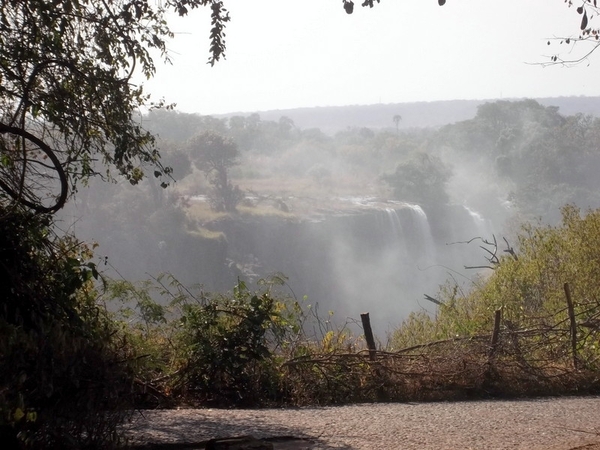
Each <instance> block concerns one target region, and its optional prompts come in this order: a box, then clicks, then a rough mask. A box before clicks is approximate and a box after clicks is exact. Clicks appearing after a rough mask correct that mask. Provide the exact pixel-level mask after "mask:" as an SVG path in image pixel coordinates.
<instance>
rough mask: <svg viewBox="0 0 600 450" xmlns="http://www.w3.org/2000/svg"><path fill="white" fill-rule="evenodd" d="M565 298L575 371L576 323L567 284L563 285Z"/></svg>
mask: <svg viewBox="0 0 600 450" xmlns="http://www.w3.org/2000/svg"><path fill="white" fill-rule="evenodd" d="M564 289H565V296H566V297H567V308H568V310H569V322H570V323H571V327H570V328H571V351H572V352H573V368H574V369H575V370H577V367H578V362H577V322H576V321H575V308H574V307H573V300H572V299H571V288H570V287H569V283H565V284H564Z"/></svg>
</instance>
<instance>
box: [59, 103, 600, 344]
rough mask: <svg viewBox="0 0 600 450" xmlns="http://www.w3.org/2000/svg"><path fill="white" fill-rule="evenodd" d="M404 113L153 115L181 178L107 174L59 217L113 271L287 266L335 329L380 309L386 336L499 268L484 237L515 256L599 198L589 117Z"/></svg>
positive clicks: (501, 111) (181, 273)
mask: <svg viewBox="0 0 600 450" xmlns="http://www.w3.org/2000/svg"><path fill="white" fill-rule="evenodd" d="M444 106H449V105H448V103H447V102H444ZM386 108H387V110H388V111H389V105H388V106H386ZM569 108H571V110H572V109H573V108H576V107H574V106H573V104H572V103H570V104H569ZM349 109H350V108H349ZM374 109H376V107H375V106H373V107H372V108H371V109H370V110H371V111H373V110H374ZM396 110H398V111H400V110H401V111H402V112H403V114H402V120H401V121H399V122H398V123H397V125H398V126H396V125H395V124H394V122H393V120H392V117H388V118H387V120H386V121H383V120H382V121H381V122H379V123H376V124H373V123H372V117H371V118H370V120H371V124H372V126H370V127H366V126H355V125H351V126H347V127H345V128H340V127H339V125H338V126H337V127H332V126H331V123H334V122H335V123H339V120H340V118H339V117H332V118H331V122H330V123H328V122H327V121H326V120H324V121H323V122H322V129H321V127H316V126H313V127H311V128H302V127H301V126H299V125H298V124H296V123H295V121H294V120H293V119H292V118H291V117H290V116H280V117H279V118H278V119H277V120H267V119H263V118H262V117H261V116H260V114H248V115H245V116H223V117H211V116H201V115H194V114H185V113H178V112H174V111H158V112H153V113H150V114H148V115H146V116H143V117H142V118H141V119H140V120H141V121H142V123H143V124H144V126H145V127H147V128H148V129H150V131H153V132H155V133H157V134H158V136H159V139H160V146H161V153H162V156H163V160H164V162H165V164H166V165H171V166H172V167H173V169H174V177H175V178H176V179H177V182H176V183H174V184H172V186H170V187H169V188H168V189H165V190H163V189H161V188H160V187H158V185H157V184H156V182H155V181H154V180H153V179H152V178H151V177H148V178H147V179H146V181H144V182H143V183H142V184H141V185H139V186H130V185H129V183H126V182H116V183H109V184H107V185H105V186H103V189H94V186H95V185H96V183H100V182H101V181H98V180H95V181H93V182H92V186H91V187H90V188H89V189H86V188H81V189H80V191H79V192H78V193H77V195H76V199H75V201H74V202H73V203H72V205H70V206H69V207H68V208H67V209H66V210H65V211H64V212H63V213H62V215H61V218H60V220H61V223H62V226H63V227H64V228H65V229H67V228H68V229H70V230H72V231H75V232H76V233H77V235H78V236H79V237H80V238H82V239H84V240H88V241H94V242H97V243H98V244H99V245H98V248H97V250H96V255H97V258H98V262H99V267H100V269H102V270H103V271H104V273H105V274H106V275H108V276H112V277H117V278H121V277H122V278H125V279H129V280H143V279H147V278H149V277H156V276H158V274H159V273H163V272H168V273H171V274H173V276H174V277H176V278H177V279H178V280H179V281H181V282H182V283H184V284H186V285H189V286H191V285H200V286H202V289H204V290H205V291H211V292H224V291H227V290H230V289H231V288H232V287H233V285H234V284H235V283H236V282H237V281H238V280H243V281H244V282H246V283H248V284H249V285H250V286H256V285H257V283H258V282H259V280H261V279H268V278H269V277H270V276H272V275H273V274H282V275H284V276H285V277H286V285H285V286H283V287H282V290H283V291H284V293H285V295H287V296H290V297H293V298H296V299H297V300H298V301H301V302H303V303H304V304H305V305H311V307H312V308H315V309H318V311H320V314H322V315H323V316H324V317H325V318H326V319H328V320H331V321H333V322H334V323H335V324H337V325H342V324H345V323H352V322H353V320H356V319H357V318H358V317H359V314H360V313H362V312H369V313H370V314H371V318H372V321H373V323H374V326H375V330H376V333H378V335H379V336H380V338H383V336H384V334H385V333H386V332H388V331H391V330H393V328H394V327H397V326H398V325H399V324H400V323H401V322H402V321H403V320H404V319H406V318H407V317H408V315H409V314H410V313H411V312H413V311H418V310H424V311H427V312H428V313H430V314H435V307H436V305H435V304H434V303H432V302H431V301H428V300H427V299H426V296H427V297H428V298H434V299H435V297H436V295H437V294H438V292H439V290H440V288H441V287H442V286H444V285H446V284H448V283H450V284H451V285H455V286H457V287H459V288H460V289H461V290H464V291H468V289H469V288H470V287H471V286H473V283H478V282H480V280H481V279H482V278H485V277H486V276H487V275H489V273H491V270H492V269H493V265H492V264H491V263H490V261H489V260H488V259H487V257H488V256H489V254H488V253H486V251H484V250H483V249H482V248H481V247H480V246H481V245H482V244H483V243H484V241H485V242H493V241H494V239H495V240H496V241H497V242H498V249H497V250H498V252H499V253H502V245H504V242H505V241H504V239H506V241H507V242H510V243H511V244H513V245H516V242H514V240H513V239H514V236H515V232H516V231H517V230H518V226H519V224H521V223H524V222H528V221H534V222H538V223H539V222H541V223H549V224H554V223H557V221H558V220H559V219H560V208H561V206H564V205H565V204H567V203H569V204H576V205H578V206H580V207H581V208H584V209H585V208H595V207H598V206H600V200H599V197H598V194H597V193H596V192H598V191H599V190H598V188H599V187H600V186H598V183H599V182H598V181H597V177H595V176H594V174H595V173H596V172H597V169H598V166H599V164H600V158H599V157H598V156H597V152H596V151H595V145H596V144H595V143H596V142H598V140H597V137H598V136H599V135H600V124H599V122H598V119H596V118H595V117H594V116H592V115H587V114H577V113H574V114H572V115H562V114H561V112H560V108H559V107H554V106H544V105H543V104H542V103H541V102H537V101H535V100H515V101H494V102H482V103H481V104H480V105H478V106H477V107H476V108H475V109H474V110H473V114H472V116H471V117H467V118H465V116H464V108H460V110H461V111H462V112H461V114H457V115H456V116H455V117H456V120H455V121H452V120H451V119H450V118H449V119H448V122H447V123H445V124H439V123H437V122H436V123H435V124H431V125H427V124H424V126H422V127H415V126H412V125H410V124H411V123H413V120H411V109H410V107H409V106H408V105H396ZM340 111H341V112H343V109H341V110H340ZM290 113H292V114H291V115H292V116H293V111H290ZM305 113H306V111H304V110H303V111H302V114H305ZM451 113H452V108H451V107H449V111H447V112H446V113H443V114H438V115H437V116H436V118H435V120H438V117H440V116H445V117H452V114H451ZM386 122H387V123H386ZM354 123H355V122H354ZM323 130H328V132H324V131H323ZM207 131H210V132H214V133H216V134H219V135H222V136H224V137H226V138H228V139H231V142H233V143H234V144H235V146H236V148H237V151H238V154H237V157H236V158H235V163H234V164H232V165H231V167H229V169H228V179H229V180H230V182H231V186H232V187H235V188H236V189H239V191H241V192H242V193H243V198H241V199H240V201H239V203H237V204H236V205H235V208H234V210H232V211H216V210H215V209H214V208H211V203H210V201H209V200H210V198H211V195H214V185H211V179H210V177H207V174H206V173H204V172H203V171H202V170H201V165H200V163H199V161H200V158H201V155H200V153H201V151H202V149H201V148H194V147H193V145H191V144H190V143H191V142H193V139H192V138H193V137H194V136H197V135H199V134H201V133H203V132H207ZM565 153H567V154H568V157H566V156H563V155H565ZM330 311H331V312H332V313H333V315H331V313H330Z"/></svg>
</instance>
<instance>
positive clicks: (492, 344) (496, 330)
mask: <svg viewBox="0 0 600 450" xmlns="http://www.w3.org/2000/svg"><path fill="white" fill-rule="evenodd" d="M501 320H502V308H498V309H497V310H496V311H495V312H494V331H493V332H492V340H491V341H490V353H489V355H488V361H489V360H490V359H492V358H493V356H494V354H495V353H496V348H497V347H498V338H499V337H500V321H501Z"/></svg>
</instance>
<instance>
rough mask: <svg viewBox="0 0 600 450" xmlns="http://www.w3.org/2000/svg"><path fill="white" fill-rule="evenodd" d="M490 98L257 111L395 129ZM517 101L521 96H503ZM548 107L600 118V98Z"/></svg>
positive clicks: (303, 120) (437, 122) (456, 115)
mask: <svg viewBox="0 0 600 450" xmlns="http://www.w3.org/2000/svg"><path fill="white" fill-rule="evenodd" d="M497 100H499V99H489V100H446V101H435V102H413V103H390V104H376V105H350V106H326V107H314V108H296V109H281V110H271V111H256V112H257V113H258V114H259V115H260V117H261V119H263V120H274V121H277V120H279V118H280V117H282V116H286V117H289V118H290V119H292V120H293V121H294V123H295V124H296V126H298V127H300V128H302V129H308V128H320V129H321V130H322V131H323V132H325V133H328V134H334V133H336V132H337V131H340V130H344V129H346V128H348V127H367V128H372V129H381V128H395V126H396V125H395V124H394V122H393V120H392V119H393V117H394V116H395V115H399V116H401V117H402V121H401V122H400V123H399V127H400V128H401V129H407V128H428V127H439V126H442V125H446V124H449V123H454V122H459V121H462V120H468V119H471V118H473V117H474V116H475V114H476V113H477V107H478V106H479V105H481V104H483V103H488V102H494V101H497ZM502 100H509V101H512V100H514V101H516V100H521V99H516V98H515V99H502ZM536 100H537V101H538V102H540V103H541V104H543V105H545V106H558V107H559V108H560V110H559V111H560V113H561V114H563V115H573V114H577V113H583V114H591V115H594V116H598V117H600V97H548V98H538V99H536ZM250 114H252V113H249V112H245V113H230V114H225V115H222V116H220V117H230V116H235V115H241V116H248V115H250Z"/></svg>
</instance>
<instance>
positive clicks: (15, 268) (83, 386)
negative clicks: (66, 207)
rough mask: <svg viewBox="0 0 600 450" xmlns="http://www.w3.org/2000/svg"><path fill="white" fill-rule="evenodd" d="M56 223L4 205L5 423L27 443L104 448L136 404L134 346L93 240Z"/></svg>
mask: <svg viewBox="0 0 600 450" xmlns="http://www.w3.org/2000/svg"><path fill="white" fill-rule="evenodd" d="M51 225H52V224H51V219H50V218H49V217H44V216H35V215H33V214H30V213H27V212H18V211H14V210H7V209H4V208H3V209H1V210H0V229H1V232H0V281H1V283H0V286H1V287H0V296H1V298H2V307H1V308H0V337H1V339H0V367H2V370H1V371H0V430H1V431H0V433H2V435H3V441H4V440H5V442H7V443H10V442H13V441H15V440H16V439H17V435H18V440H19V441H20V442H21V443H22V444H25V445H26V446H27V448H90V447H94V448H100V447H102V448H105V447H107V446H109V445H110V444H111V443H113V444H116V442H117V440H116V434H115V432H116V426H117V424H118V423H120V422H121V420H122V418H123V417H124V414H126V412H125V410H124V407H126V406H130V405H131V404H132V403H131V402H130V400H131V399H132V398H133V396H132V395H133V394H132V388H131V380H132V376H133V375H132V372H131V371H130V370H129V367H128V365H127V358H126V357H125V358H124V356H125V354H126V347H127V346H126V345H124V343H123V342H120V341H119V339H118V337H117V334H116V332H117V328H116V326H115V324H114V323H113V321H112V320H111V319H109V317H108V315H107V312H106V311H105V310H104V309H103V308H101V307H99V305H97V304H96V295H95V291H94V288H93V283H92V280H93V277H94V276H97V275H98V274H97V272H96V267H95V265H94V264H93V263H91V262H89V258H90V256H91V249H90V248H88V247H87V246H86V245H84V244H82V243H80V242H78V241H76V240H74V239H72V238H68V237H65V238H59V237H57V236H55V235H54V233H53V232H52V230H51ZM3 445H4V444H3ZM8 445H11V444H8ZM15 445H16V444H15Z"/></svg>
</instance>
